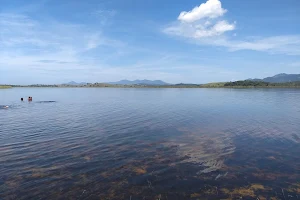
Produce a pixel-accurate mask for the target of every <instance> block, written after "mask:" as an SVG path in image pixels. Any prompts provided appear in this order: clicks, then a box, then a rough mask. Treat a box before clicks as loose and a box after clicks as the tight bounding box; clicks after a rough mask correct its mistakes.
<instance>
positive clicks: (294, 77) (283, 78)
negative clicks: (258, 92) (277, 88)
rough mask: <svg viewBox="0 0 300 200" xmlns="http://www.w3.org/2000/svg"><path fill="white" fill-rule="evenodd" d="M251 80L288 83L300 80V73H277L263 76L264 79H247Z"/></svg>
mask: <svg viewBox="0 0 300 200" xmlns="http://www.w3.org/2000/svg"><path fill="white" fill-rule="evenodd" d="M247 80H250V81H263V82H268V83H287V82H295V81H300V74H285V73H282V74H277V75H275V76H271V77H267V78H263V79H258V78H255V79H247Z"/></svg>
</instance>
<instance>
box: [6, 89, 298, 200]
mask: <svg viewBox="0 0 300 200" xmlns="http://www.w3.org/2000/svg"><path fill="white" fill-rule="evenodd" d="M27 96H32V97H33V101H32V102H27V101H24V102H21V101H20V98H21V97H23V98H24V99H27ZM0 97H1V98H0V99H1V100H0V107H2V108H3V107H4V106H9V107H8V108H5V109H0V199H132V200H135V199H161V200H162V199H239V198H241V197H242V198H243V199H257V198H259V199H264V198H266V199H300V100H299V99H300V90H298V89H113V88H91V89H89V88H13V89H8V90H0Z"/></svg>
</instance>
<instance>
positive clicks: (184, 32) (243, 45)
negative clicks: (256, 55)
mask: <svg viewBox="0 0 300 200" xmlns="http://www.w3.org/2000/svg"><path fill="white" fill-rule="evenodd" d="M226 12H227V10H226V9H224V8H223V7H222V4H221V2H220V0H208V1H207V2H206V3H203V4H201V5H200V6H197V7H195V8H194V9H192V10H191V11H188V12H186V11H183V12H181V13H180V14H179V16H178V18H177V21H175V22H173V23H171V24H170V25H168V26H167V27H166V28H165V29H164V30H163V32H164V33H166V34H169V35H174V36H178V37H183V38H187V39H189V41H190V42H194V43H196V44H198V45H213V46H220V47H225V48H228V50H230V51H239V50H254V51H264V52H269V53H272V54H274V53H276V54H287V55H300V35H283V36H270V37H264V38H262V37H252V38H251V39H248V38H245V39H240V40H238V39H236V38H235V36H236V35H237V34H236V33H233V34H232V35H231V37H230V36H229V35H228V34H226V33H227V32H230V31H234V30H235V29H236V22H233V23H230V22H228V21H227V20H226V19H225V18H224V17H225V16H224V15H225V13H226Z"/></svg>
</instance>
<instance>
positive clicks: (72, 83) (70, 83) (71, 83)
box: [63, 81, 87, 85]
mask: <svg viewBox="0 0 300 200" xmlns="http://www.w3.org/2000/svg"><path fill="white" fill-rule="evenodd" d="M86 84H87V83H85V82H81V83H77V82H75V81H71V82H69V83H63V85H86Z"/></svg>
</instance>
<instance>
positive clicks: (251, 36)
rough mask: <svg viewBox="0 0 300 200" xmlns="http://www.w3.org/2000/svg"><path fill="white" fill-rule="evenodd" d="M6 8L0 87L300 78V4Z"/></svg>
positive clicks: (224, 0) (119, 0) (32, 2)
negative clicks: (296, 75)
mask: <svg viewBox="0 0 300 200" xmlns="http://www.w3.org/2000/svg"><path fill="white" fill-rule="evenodd" d="M0 2H1V7H0V84H59V83H66V82H69V81H76V82H89V83H94V82H111V81H118V80H122V79H129V80H135V79H150V80H163V81H166V82H169V83H207V82H220V81H235V80H242V79H247V78H263V77H267V76H273V75H275V74H278V73H300V25H299V24H300V1H299V0H286V1H283V0H251V1H249V0H143V1H141V0H84V1H75V0H26V1H24V0H0Z"/></svg>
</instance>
